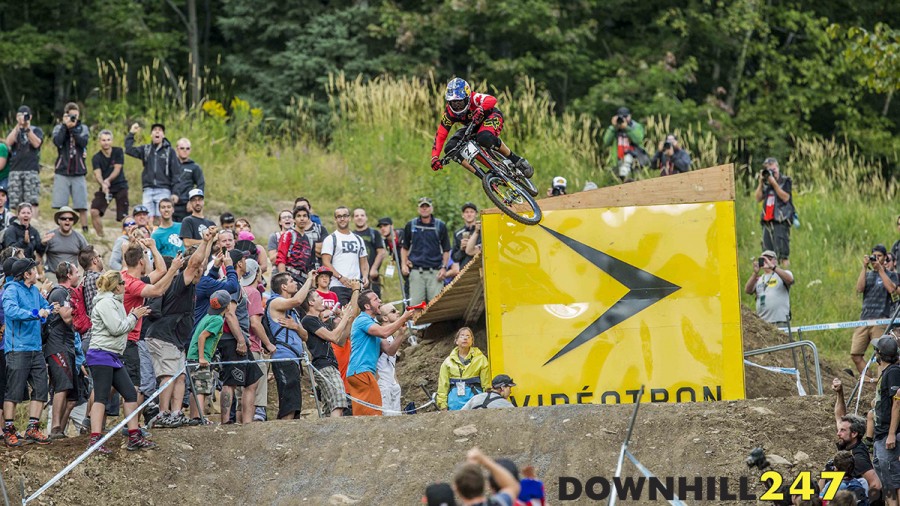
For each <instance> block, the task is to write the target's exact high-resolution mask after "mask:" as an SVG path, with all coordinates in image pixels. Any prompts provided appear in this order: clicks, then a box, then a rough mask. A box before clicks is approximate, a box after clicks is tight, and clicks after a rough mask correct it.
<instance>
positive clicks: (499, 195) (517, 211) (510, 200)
mask: <svg viewBox="0 0 900 506" xmlns="http://www.w3.org/2000/svg"><path fill="white" fill-rule="evenodd" d="M481 186H482V188H484V192H485V193H486V194H487V196H488V198H489V199H491V202H493V203H494V204H495V205H496V206H497V207H498V208H500V210H501V211H503V212H504V213H505V214H506V215H507V216H509V217H510V218H512V219H514V220H516V221H518V222H519V223H522V224H525V225H537V224H538V223H540V222H541V218H543V213H542V212H541V208H540V207H538V205H537V202H535V201H534V198H533V197H532V196H531V195H530V194H529V193H528V192H527V191H526V190H525V189H524V188H522V187H520V186H519V185H518V184H516V183H515V182H510V181H507V180H506V179H504V178H503V177H501V176H499V175H498V174H496V173H494V172H493V171H491V172H488V173H486V174H485V175H484V178H483V179H482V180H481Z"/></svg>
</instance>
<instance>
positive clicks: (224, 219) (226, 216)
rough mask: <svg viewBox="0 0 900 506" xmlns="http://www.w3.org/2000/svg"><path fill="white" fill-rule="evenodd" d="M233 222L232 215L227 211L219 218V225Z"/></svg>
mask: <svg viewBox="0 0 900 506" xmlns="http://www.w3.org/2000/svg"><path fill="white" fill-rule="evenodd" d="M234 220H235V218H234V215H233V214H231V213H230V212H227V211H226V212H224V213H222V215H221V216H219V223H234Z"/></svg>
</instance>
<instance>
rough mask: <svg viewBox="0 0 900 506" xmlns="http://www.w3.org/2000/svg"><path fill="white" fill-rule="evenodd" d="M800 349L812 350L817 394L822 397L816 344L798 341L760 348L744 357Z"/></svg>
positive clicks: (745, 354) (745, 353)
mask: <svg viewBox="0 0 900 506" xmlns="http://www.w3.org/2000/svg"><path fill="white" fill-rule="evenodd" d="M800 347H808V348H810V349H811V350H812V354H813V365H814V366H815V371H816V392H817V393H818V395H822V393H823V390H822V369H821V367H820V366H819V349H818V348H817V347H816V343H814V342H812V341H796V342H792V343H786V344H778V345H775V346H769V347H768V348H760V349H758V350H750V351H745V352H744V357H745V358H746V357H754V356H756V355H763V354H766V353H773V352H776V351H784V350H792V349H794V348H800Z"/></svg>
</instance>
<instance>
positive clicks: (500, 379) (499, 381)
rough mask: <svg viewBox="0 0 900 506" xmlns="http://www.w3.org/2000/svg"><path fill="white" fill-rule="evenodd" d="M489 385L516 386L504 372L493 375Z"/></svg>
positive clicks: (497, 386) (496, 386)
mask: <svg viewBox="0 0 900 506" xmlns="http://www.w3.org/2000/svg"><path fill="white" fill-rule="evenodd" d="M491 386H492V387H494V388H500V387H514V386H516V384H515V382H514V381H513V380H512V378H510V377H509V376H507V375H505V374H498V375H496V376H494V379H493V380H492V381H491Z"/></svg>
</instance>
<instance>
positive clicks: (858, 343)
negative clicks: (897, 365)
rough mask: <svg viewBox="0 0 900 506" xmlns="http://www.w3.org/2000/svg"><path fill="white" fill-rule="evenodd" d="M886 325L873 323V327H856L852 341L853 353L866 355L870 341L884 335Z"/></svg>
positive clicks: (851, 352) (851, 349)
mask: <svg viewBox="0 0 900 506" xmlns="http://www.w3.org/2000/svg"><path fill="white" fill-rule="evenodd" d="M886 329H887V326H886V325H873V326H871V327H856V329H855V330H854V331H853V340H852V342H851V343H850V354H851V355H865V354H866V350H867V349H868V348H869V343H871V342H872V341H874V340H876V339H878V338H880V337H881V336H883V335H884V331H885V330H886Z"/></svg>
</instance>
